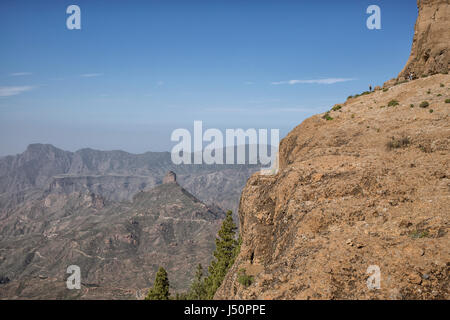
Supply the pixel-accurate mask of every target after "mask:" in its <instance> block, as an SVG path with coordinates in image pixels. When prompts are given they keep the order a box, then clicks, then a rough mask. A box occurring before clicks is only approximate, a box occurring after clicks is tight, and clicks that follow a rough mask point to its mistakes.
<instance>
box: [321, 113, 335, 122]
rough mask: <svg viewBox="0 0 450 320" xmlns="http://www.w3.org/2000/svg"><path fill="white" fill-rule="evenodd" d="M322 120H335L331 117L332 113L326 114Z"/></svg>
mask: <svg viewBox="0 0 450 320" xmlns="http://www.w3.org/2000/svg"><path fill="white" fill-rule="evenodd" d="M322 119H325V120H327V121H329V120H333V118H332V117H331V116H330V113H329V112H327V113H325V114H324V115H323V116H322Z"/></svg>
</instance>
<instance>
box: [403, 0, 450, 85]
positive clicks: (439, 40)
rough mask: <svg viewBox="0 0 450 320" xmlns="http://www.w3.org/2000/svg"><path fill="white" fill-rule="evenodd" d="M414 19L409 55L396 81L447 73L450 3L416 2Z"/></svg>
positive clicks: (443, 0)
mask: <svg viewBox="0 0 450 320" xmlns="http://www.w3.org/2000/svg"><path fill="white" fill-rule="evenodd" d="M417 6H418V8H419V15H418V18H417V22H416V26H415V30H414V39H413V44H412V49H411V55H410V57H409V60H408V62H407V63H406V66H405V68H404V69H403V70H402V71H401V72H400V74H399V76H398V80H400V81H402V80H405V79H408V77H409V75H410V74H411V73H412V74H413V75H414V77H415V78H418V77H421V76H424V75H432V74H436V73H448V71H449V69H450V20H449V17H450V1H449V0H418V1H417Z"/></svg>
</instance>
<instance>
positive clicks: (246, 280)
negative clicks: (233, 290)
mask: <svg viewBox="0 0 450 320" xmlns="http://www.w3.org/2000/svg"><path fill="white" fill-rule="evenodd" d="M237 280H238V282H239V283H240V284H242V285H243V286H245V287H248V286H250V285H251V284H252V283H253V276H249V275H248V274H247V273H246V271H245V269H241V270H239V274H238V279H237Z"/></svg>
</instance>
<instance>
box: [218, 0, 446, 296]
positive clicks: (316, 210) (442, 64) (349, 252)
mask: <svg viewBox="0 0 450 320" xmlns="http://www.w3.org/2000/svg"><path fill="white" fill-rule="evenodd" d="M446 12H447V13H446ZM449 16H450V15H449V14H448V1H440V0H435V1H419V17H418V21H417V24H416V35H415V38H414V44H413V49H412V54H411V58H410V60H409V61H408V64H407V66H406V68H405V70H407V72H409V71H414V72H415V73H416V74H422V73H425V72H426V73H437V72H440V71H446V70H447V69H448V47H449V45H450V41H448V40H445V39H446V37H448V32H449V29H448V27H447V29H446V30H443V28H444V26H445V24H447V22H448V17H449ZM430 19H431V20H430ZM447 39H448V38H447ZM427 52H428V54H427V55H428V58H427V61H424V58H423V57H424V56H423V54H425V53H427ZM430 59H431V60H430ZM403 72H405V71H403ZM449 101H450V76H449V75H448V74H436V75H433V76H429V77H425V78H419V79H418V80H414V81H407V82H405V83H401V82H397V84H396V85H393V86H391V87H390V88H385V89H384V90H376V91H375V92H371V93H368V94H364V95H361V96H359V97H356V98H350V99H348V100H347V101H346V102H345V103H342V104H340V105H335V106H334V107H333V108H332V110H330V111H329V112H327V113H326V114H322V115H316V116H313V117H311V118H309V119H307V120H305V121H304V122H303V123H302V124H300V125H299V126H298V127H296V128H295V129H294V130H292V132H290V133H289V134H288V135H287V137H285V138H284V139H283V140H282V141H281V143H280V152H279V162H280V170H279V172H278V173H277V174H276V175H274V176H266V175H260V174H258V173H256V174H254V175H252V177H251V178H250V179H249V180H248V182H247V185H246V186H245V188H244V190H243V192H242V197H241V202H240V207H239V217H240V232H241V236H242V240H243V243H242V247H241V252H240V254H239V256H238V257H237V259H236V262H235V264H234V265H233V266H232V268H231V269H230V271H229V272H228V274H227V276H226V278H225V280H224V282H223V284H222V286H221V287H220V288H219V290H218V291H217V293H216V296H215V297H216V298H217V299H449V298H450V293H449V284H450V281H449V280H450V277H449V274H450V273H449V268H450V252H449V248H450V235H449V232H448V231H449V226H450V224H449V215H450V211H449V208H450V170H449V164H450V121H449V119H450V117H449V116H450V104H449ZM374 270H379V277H377V274H373V271H374ZM240 274H247V275H249V276H251V277H252V281H251V284H250V285H248V286H245V285H244V284H245V282H243V281H239V275H240ZM374 277H375V278H374ZM376 278H378V279H379V280H380V282H379V286H378V285H377V282H376V281H375V282H374V281H373V280H374V279H376ZM367 281H369V286H368V283H367Z"/></svg>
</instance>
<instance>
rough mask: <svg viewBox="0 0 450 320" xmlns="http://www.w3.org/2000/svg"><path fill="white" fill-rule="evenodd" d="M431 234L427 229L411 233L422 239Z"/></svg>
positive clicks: (412, 235) (415, 237)
mask: <svg viewBox="0 0 450 320" xmlns="http://www.w3.org/2000/svg"><path fill="white" fill-rule="evenodd" d="M428 236H429V233H428V231H427V230H415V231H413V232H411V233H410V237H411V238H413V239H421V238H426V237H428Z"/></svg>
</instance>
